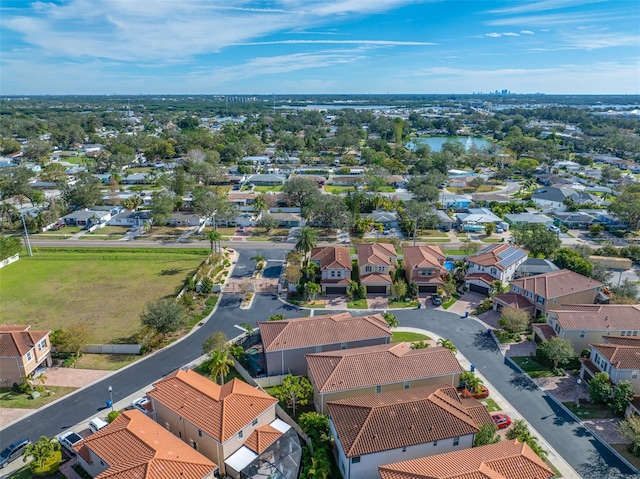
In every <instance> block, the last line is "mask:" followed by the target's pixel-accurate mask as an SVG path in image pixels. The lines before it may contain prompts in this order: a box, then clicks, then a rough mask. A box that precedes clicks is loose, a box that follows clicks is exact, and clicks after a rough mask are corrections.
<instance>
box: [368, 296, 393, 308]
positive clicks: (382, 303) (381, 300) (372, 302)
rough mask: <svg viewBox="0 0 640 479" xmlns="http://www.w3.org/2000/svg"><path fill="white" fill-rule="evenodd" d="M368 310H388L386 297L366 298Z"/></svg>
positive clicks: (387, 298)
mask: <svg viewBox="0 0 640 479" xmlns="http://www.w3.org/2000/svg"><path fill="white" fill-rule="evenodd" d="M367 306H368V307H369V309H389V297H388V296H367Z"/></svg>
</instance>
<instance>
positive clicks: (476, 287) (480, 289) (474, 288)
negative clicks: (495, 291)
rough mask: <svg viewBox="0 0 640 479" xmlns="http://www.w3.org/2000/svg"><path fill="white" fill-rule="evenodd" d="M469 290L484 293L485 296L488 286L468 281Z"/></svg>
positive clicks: (487, 294)
mask: <svg viewBox="0 0 640 479" xmlns="http://www.w3.org/2000/svg"><path fill="white" fill-rule="evenodd" d="M469 291H473V292H474V293H480V294H484V295H485V296H489V288H488V287H487V286H480V285H477V284H473V283H469Z"/></svg>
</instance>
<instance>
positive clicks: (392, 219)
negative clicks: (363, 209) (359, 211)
mask: <svg viewBox="0 0 640 479" xmlns="http://www.w3.org/2000/svg"><path fill="white" fill-rule="evenodd" d="M362 217H363V218H371V219H372V220H373V221H375V222H376V223H380V224H381V225H382V226H384V228H397V227H398V213H396V212H395V211H384V210H373V211H372V212H371V213H369V214H364V215H362Z"/></svg>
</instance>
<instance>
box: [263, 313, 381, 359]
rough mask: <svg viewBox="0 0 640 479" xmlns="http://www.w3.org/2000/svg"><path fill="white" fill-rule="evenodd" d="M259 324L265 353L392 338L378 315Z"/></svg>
mask: <svg viewBox="0 0 640 479" xmlns="http://www.w3.org/2000/svg"><path fill="white" fill-rule="evenodd" d="M258 326H259V327H260V335H261V336H262V345H263V347H264V350H265V352H268V351H280V350H283V349H298V348H306V347H310V346H317V345H322V344H336V343H344V342H350V341H361V340H365V339H373V338H382V337H388V338H390V337H391V330H390V329H389V326H387V323H386V321H385V320H384V318H383V317H382V315H380V314H371V315H368V316H351V313H340V314H333V315H330V316H329V315H327V316H312V317H309V318H293V319H285V320H282V321H266V322H258Z"/></svg>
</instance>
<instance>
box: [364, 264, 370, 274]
mask: <svg viewBox="0 0 640 479" xmlns="http://www.w3.org/2000/svg"><path fill="white" fill-rule="evenodd" d="M371 269H372V268H371V266H369V265H367V266H365V267H364V272H365V273H371Z"/></svg>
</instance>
